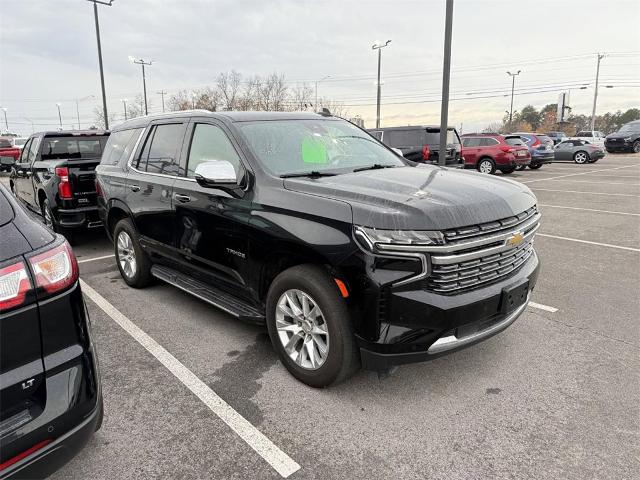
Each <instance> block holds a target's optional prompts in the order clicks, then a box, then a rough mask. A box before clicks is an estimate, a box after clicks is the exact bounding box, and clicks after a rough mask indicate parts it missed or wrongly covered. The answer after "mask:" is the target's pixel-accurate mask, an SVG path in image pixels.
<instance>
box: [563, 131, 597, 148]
mask: <svg viewBox="0 0 640 480" xmlns="http://www.w3.org/2000/svg"><path fill="white" fill-rule="evenodd" d="M604 137H605V135H604V134H603V133H602V132H598V131H596V130H593V131H590V130H583V131H580V132H578V133H576V134H575V136H573V137H571V138H570V140H584V141H585V142H588V143H591V144H593V145H597V146H598V147H601V148H602V149H604Z"/></svg>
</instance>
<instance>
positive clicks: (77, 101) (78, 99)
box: [76, 95, 95, 130]
mask: <svg viewBox="0 0 640 480" xmlns="http://www.w3.org/2000/svg"><path fill="white" fill-rule="evenodd" d="M93 97H95V95H87V96H86V97H82V98H76V117H77V118H78V130H80V102H82V101H83V100H87V99H89V98H93Z"/></svg>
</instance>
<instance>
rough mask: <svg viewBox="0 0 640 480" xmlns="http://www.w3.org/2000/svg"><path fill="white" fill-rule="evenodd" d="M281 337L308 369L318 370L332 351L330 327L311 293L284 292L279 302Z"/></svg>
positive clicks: (286, 347) (292, 357) (277, 315)
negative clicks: (330, 350) (330, 347)
mask: <svg viewBox="0 0 640 480" xmlns="http://www.w3.org/2000/svg"><path fill="white" fill-rule="evenodd" d="M276 329H277V330H278V338H279V339H280V342H281V343H282V346H283V347H284V350H285V352H286V353H287V355H289V358H291V360H293V361H294V362H295V363H296V365H298V366H300V367H302V368H304V369H306V370H317V369H318V368H320V367H321V366H322V365H323V364H324V362H325V361H326V359H327V356H328V354H329V330H328V326H327V322H326V321H325V318H324V315H323V313H322V311H321V310H320V307H319V306H318V304H317V302H316V301H315V300H314V299H313V298H312V297H311V295H309V294H307V293H305V292H303V291H302V290H297V289H291V290H287V291H286V292H284V293H283V294H282V295H281V296H280V298H279V299H278V303H277V306H276Z"/></svg>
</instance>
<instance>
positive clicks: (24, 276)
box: [0, 262, 31, 311]
mask: <svg viewBox="0 0 640 480" xmlns="http://www.w3.org/2000/svg"><path fill="white" fill-rule="evenodd" d="M29 290H31V280H29V274H28V273H27V269H26V268H25V265H24V263H22V262H18V263H14V264H13V265H9V266H8V267H3V268H0V311H2V310H7V309H9V308H13V307H16V306H18V305H21V304H22V303H23V302H24V299H25V297H26V295H27V292H28V291H29Z"/></svg>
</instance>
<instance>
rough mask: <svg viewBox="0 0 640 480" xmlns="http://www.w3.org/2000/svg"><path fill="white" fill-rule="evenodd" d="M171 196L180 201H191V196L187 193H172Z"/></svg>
mask: <svg viewBox="0 0 640 480" xmlns="http://www.w3.org/2000/svg"><path fill="white" fill-rule="evenodd" d="M173 198H175V199H176V200H178V201H179V202H182V203H187V202H190V201H191V197H190V196H189V195H183V194H181V193H174V194H173Z"/></svg>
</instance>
